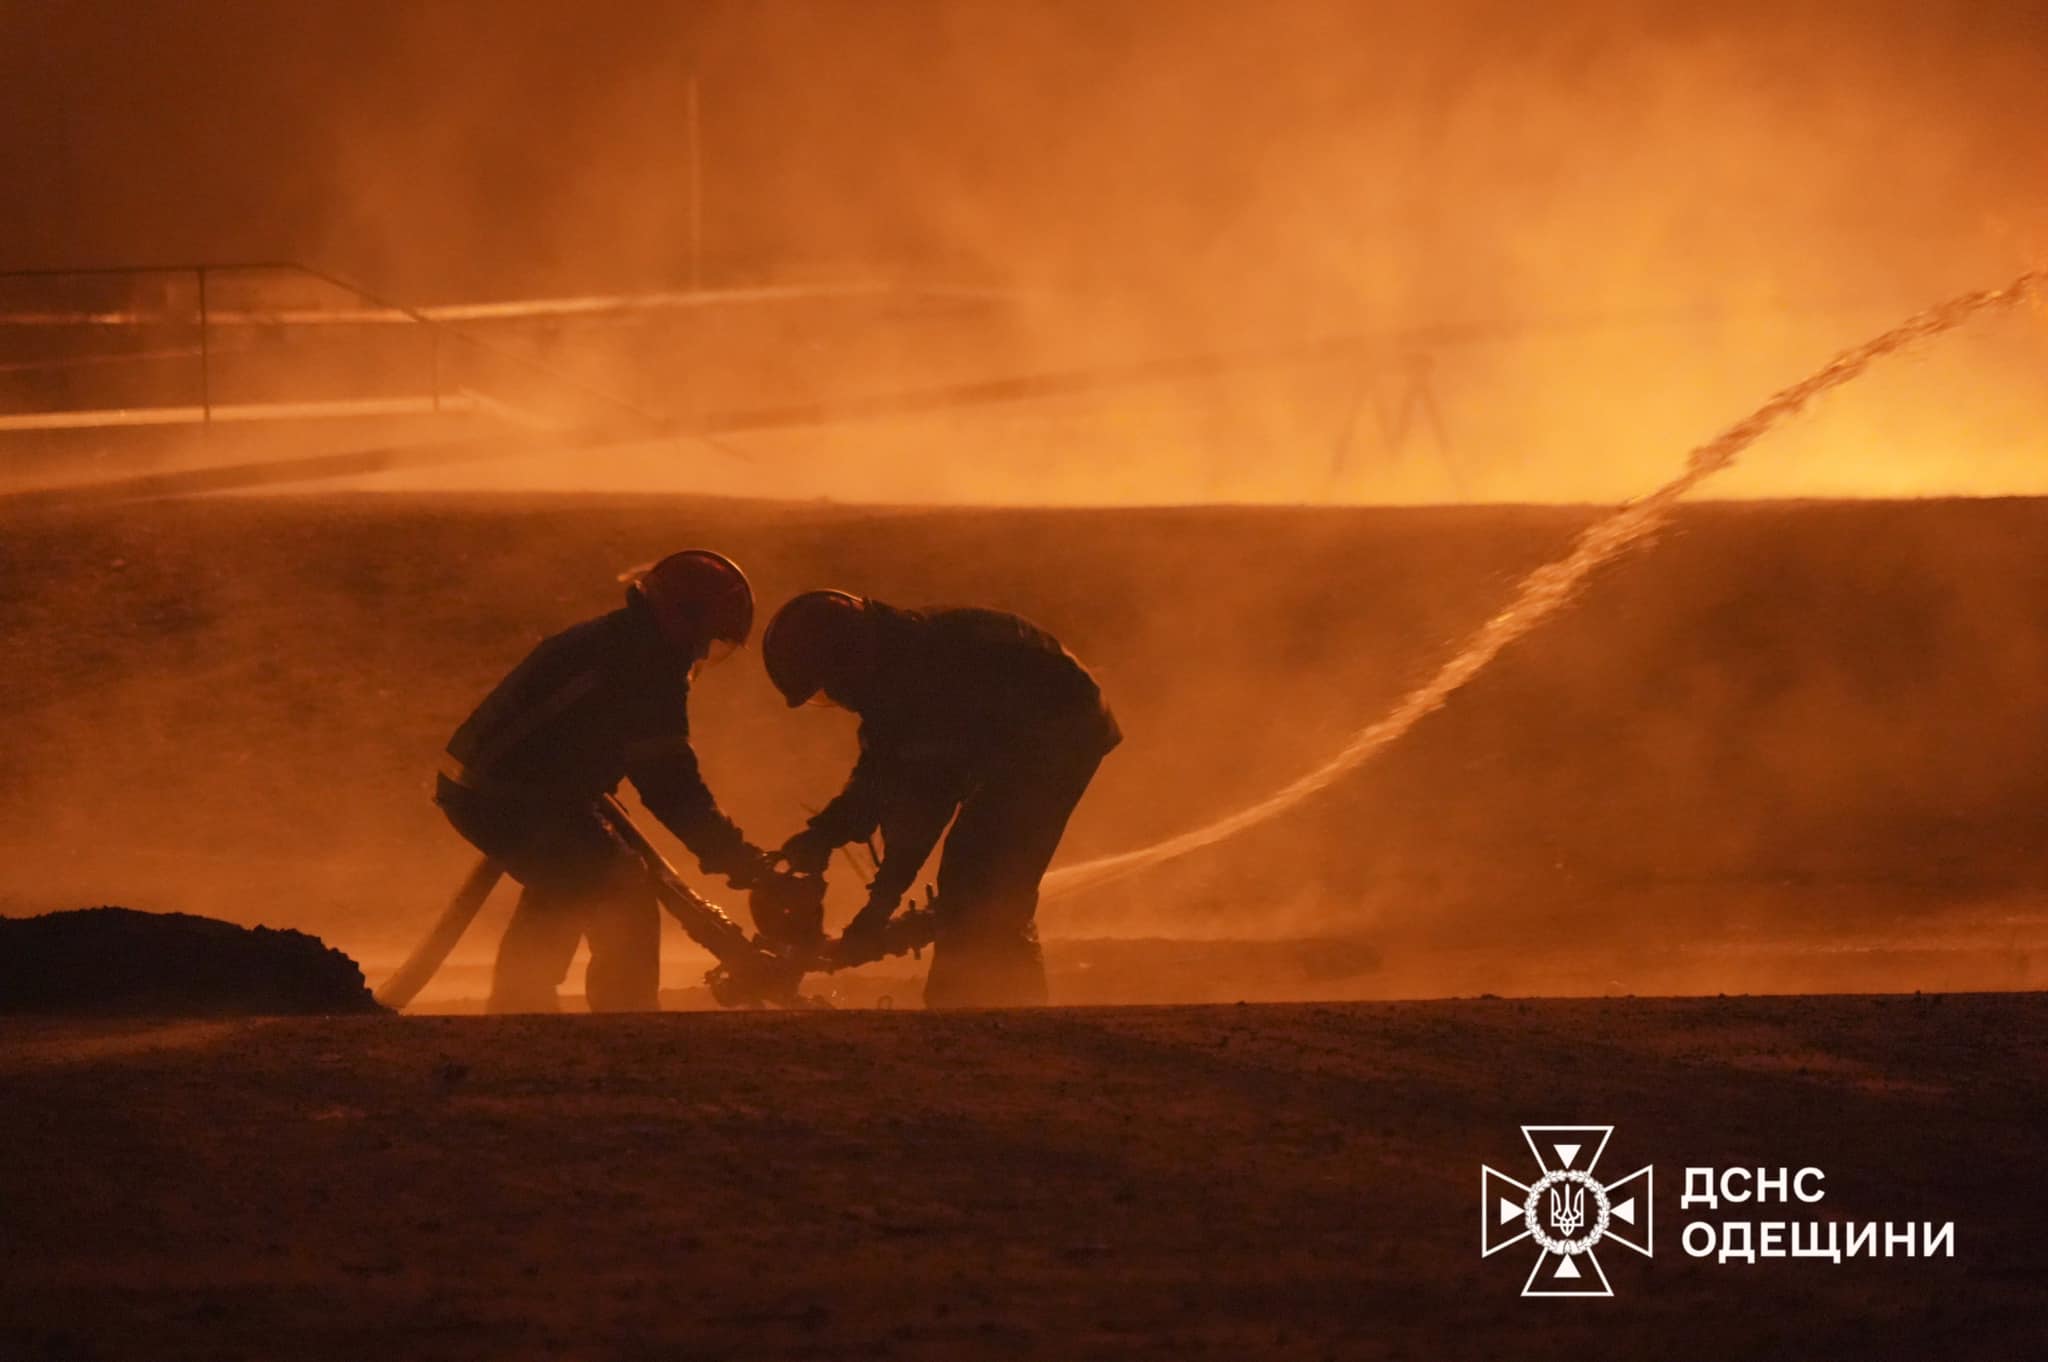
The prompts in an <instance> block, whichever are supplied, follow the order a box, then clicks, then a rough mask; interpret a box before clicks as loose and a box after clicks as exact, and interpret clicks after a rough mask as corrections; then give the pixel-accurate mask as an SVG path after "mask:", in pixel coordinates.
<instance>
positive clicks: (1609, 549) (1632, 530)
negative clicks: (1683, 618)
mask: <svg viewBox="0 0 2048 1362" xmlns="http://www.w3.org/2000/svg"><path fill="white" fill-rule="evenodd" d="M2044 284H2048V270H2029V271H2027V272H2026V273H2025V274H2022V275H2020V276H2019V277H2018V278H2017V279H2015V280H2013V281H2012V282H2011V283H2009V284H2007V285H2006V286H2005V287H2003V288H1997V289H1987V290H1984V291H1982V292H1977V293H1966V294H1963V295H1962V296H1961V297H1958V298H1951V299H1950V300H1949V301H1947V302H1945V303H1942V304H1940V305H1939V306H1937V307H1932V308H1929V309H1928V310H1927V311H1925V312H1921V313H1919V314H1917V315H1915V316H1913V317H1909V318H1907V319H1906V320H1905V321H1903V322H1901V323H1900V324H1899V325H1897V326H1895V327H1893V328H1892V329H1891V330H1889V331H1886V332H1884V333H1883V334H1882V335H1880V336H1877V337H1875V338H1873V339H1871V340H1868V341H1865V342H1864V343H1863V344H1861V345H1859V346H1856V347H1855V348H1853V349H1850V350H1845V351H1843V352H1842V353H1841V354H1839V355H1837V356H1835V357H1834V358H1833V359H1832V360H1829V361H1828V363H1827V364H1825V365H1823V366H1822V367H1821V368H1820V369H1819V370H1817V371H1815V372H1814V373H1812V374H1810V375H1808V376H1807V377H1806V378H1804V379H1802V380H1800V381H1799V382H1798V383H1795V384H1793V385H1792V386H1791V387H1789V388H1786V389H1784V390H1782V391H1781V392H1779V393H1777V394H1776V395H1775V396H1773V397H1772V398H1771V399H1770V401H1768V402H1766V403H1764V404H1763V405H1762V406H1761V407H1758V408H1757V409H1756V410H1755V411H1753V412H1751V413H1750V414H1749V415H1748V416H1746V417H1744V418H1743V419H1742V420H1740V421H1738V422H1736V423H1735V424H1734V425H1732V426H1730V427H1728V429H1726V430H1724V431H1722V432H1721V433H1720V434H1719V435H1717V436H1715V437H1714V438H1713V439H1712V440H1709V441H1708V442H1707V443H1706V444H1703V445H1700V446H1699V447H1698V448H1696V449H1694V450H1693V451H1692V453H1691V454H1690V455H1689V456H1687V458H1686V461H1685V467H1684V468H1683V469H1682V470H1681V471H1680V472H1679V474H1678V475H1677V476H1676V477H1674V478H1672V479H1671V480H1670V481H1669V482H1667V483H1665V484H1664V485H1663V486H1661V487H1659V488H1657V489H1656V490H1655V491H1653V492H1650V493H1648V494H1647V495H1645V496H1643V497H1640V498H1638V499H1637V500H1635V501H1631V502H1627V503H1625V504H1623V505H1622V506H1621V507H1619V508H1618V509H1616V510H1615V511H1613V512H1612V513H1610V514H1609V515H1607V516H1605V517H1603V518H1602V519H1600V520H1598V521H1596V522H1595V523H1594V524H1592V525H1590V526H1588V527H1587V528H1586V529H1585V530H1583V531H1581V532H1580V534H1579V537H1578V538H1577V539H1576V540H1574V541H1573V542H1572V547H1571V550H1570V551H1569V552H1568V553H1566V554H1565V555H1564V556H1563V557H1562V558H1559V559H1557V560H1555V561H1554V562H1549V563H1545V564H1544V565H1543V566H1542V567H1539V568H1537V569H1536V570H1535V571H1533V572H1531V573H1530V574H1529V575H1528V576H1526V577H1524V578H1523V579H1522V582H1521V585H1520V586H1519V587H1518V588H1517V589H1516V591H1515V594H1514V596H1513V597H1512V598H1511V599H1510V600H1509V601H1508V603H1507V605H1506V606H1504V607H1502V609H1501V610H1500V611H1499V613H1497V614H1495V615H1494V616H1493V617H1492V618H1491V619H1489V620H1487V621H1486V622H1485V623H1484V624H1482V625H1480V626H1479V628H1478V629H1476V630H1474V631H1473V633H1472V635H1471V637H1470V638H1468V639H1466V640H1465V643H1464V645H1463V646H1461V647H1460V648H1459V649H1458V651H1457V652H1455V653H1453V654H1452V655H1451V656H1450V658H1449V659H1448V660H1446V661H1445V662H1444V664H1443V665H1442V666H1440V667H1438V668H1437V670H1436V674H1435V675H1433V676H1431V677H1430V678H1429V679H1428V680H1427V681H1424V682H1423V683H1422V684H1421V685H1418V686H1416V687H1415V688H1414V689H1413V690H1411V691H1409V692H1408V693H1407V694H1406V695H1404V696H1402V697H1401V699H1400V700H1399V701H1397V702H1396V703H1395V705H1394V707H1393V708H1392V709H1391V710H1389V711H1387V713H1386V714H1385V715H1383V716H1381V717H1380V718H1379V719H1377V720H1375V721H1373V722H1372V723H1370V724H1368V725H1366V726H1365V727H1364V728H1361V729H1359V730H1358V731H1357V732H1356V733H1354V734H1353V735H1352V737H1351V740H1350V741H1349V742H1348V743H1346V744H1345V745H1344V747H1343V748H1342V749H1341V750H1340V751H1338V752H1337V753H1336V754H1335V755H1334V756H1332V757H1331V758H1330V759H1329V760H1328V761H1326V762H1324V763H1323V764H1322V765H1320V766H1318V767H1316V768H1314V769H1313V770H1311V771H1308V772H1306V773H1304V774H1303V775H1301V776H1298V777H1296V778H1295V779H1294V780H1292V781H1290V782H1288V783H1287V784H1286V785H1283V786H1281V787H1280V788H1279V789H1278V790H1275V791H1274V792H1273V793H1272V794H1270V795H1268V796H1266V797H1265V798H1264V799H1262V800H1260V801H1258V802H1257V803H1255V804H1249V805H1247V806H1245V807H1244V808H1242V809H1239V810H1237V811H1236V812H1235V813H1230V814H1226V815H1225V816H1223V817H1221V818H1218V819H1216V820H1215V821H1214V822H1212V823H1207V824H1204V825H1203V826H1201V827H1198V828H1193V829H1190V830H1189V831H1187V832H1183V833H1181V834H1180V835H1178V836H1175V837H1169V838H1167V839H1166V840H1164V841H1161V842H1155V843H1153V844H1152V845H1151V846H1148V847H1140V848H1138V849H1137V850H1135V851H1126V852H1121V853H1119V854H1117V855H1114V856H1102V857H1098V858H1097V859H1095V860H1092V861H1083V862H1082V863H1081V864H1079V865H1071V866H1067V867H1065V868H1064V869H1060V870H1055V871H1053V872H1052V873H1051V874H1049V875H1047V876H1046V877H1045V880H1044V883H1043V886H1042V891H1041V892H1042V893H1043V894H1044V895H1046V896H1048V897H1050V896H1056V895H1060V894H1069V893H1072V892H1074V891H1075V890H1077V889H1087V888H1092V887H1093V886H1095V885H1099V884H1106V883H1108V882H1109V881H1111V880H1116V879H1121V878H1123V877H1124V876H1126V875H1132V874H1136V873H1137V872H1139V871H1141V870H1149V869H1150V868H1152V867H1153V866H1155V865H1160V864H1163V863H1164V862H1167V861H1171V860H1174V859H1176V858H1178V857H1181V856H1185V855H1187V854H1189V853H1190V852H1194V851H1200V850H1202V849H1203V848H1204V847H1210V846H1214V845H1216V844H1217V843H1218V842H1221V841H1224V840H1226V839H1227V838H1231V837H1235V836H1237V834H1239V833H1241V832H1245V831H1248V830H1250V829H1251V828H1255V827H1257V826H1258V825H1259V824H1261V823H1264V822H1266V821H1268V820H1269V819H1272V818H1276V817H1278V816H1279V815H1281V814H1283V813H1285V812H1287V811H1288V810H1289V809H1292V808H1294V807H1295V806H1296V805H1298V804H1300V803H1302V802H1304V801H1306V800H1308V799H1309V798H1311V797H1312V796H1314V795H1316V794H1318V793H1320V792H1321V791H1323V790H1324V789H1326V788H1328V787H1329V786H1330V785H1331V784H1333V783H1334V782H1336V781H1337V780H1339V779H1341V778H1342V777H1344V776H1347V775H1349V774H1350V773H1351V772H1353V771H1355V770H1357V769H1358V768H1359V767H1361V766H1363V765H1364V764H1365V763H1366V762H1368V761H1370V760H1371V759H1372V758H1373V757H1375V756H1377V755H1378V754H1379V753H1380V752H1381V751H1383V750H1384V749H1385V748H1387V747H1389V746H1391V745H1393V744H1394V743H1395V742H1396V741H1398V740H1399V739H1400V738H1402V737H1403V736H1405V735H1406V734H1407V732H1408V731H1409V730H1410V729H1412V728H1414V727H1415V725H1416V724H1418V723H1420V722H1421V721H1422V720H1423V719H1424V718H1426V717H1427V716H1428V715H1430V714H1431V713H1433V712H1435V711H1436V710H1438V709H1440V708H1442V707H1443V705H1444V704H1445V702H1446V701H1448V700H1449V699H1450V698H1451V696H1453V695H1455V694H1456V693H1457V692H1458V690H1459V689H1460V688H1462V687H1463V686H1464V685H1465V683H1467V682H1468V681H1470V680H1472V678H1474V677H1475V676H1478V675H1479V674H1480V673H1481V672H1482V671H1484V670H1486V668H1487V667H1488V666H1489V665H1491V664H1492V662H1493V660H1494V659H1495V658H1497V657H1499V656H1500V654H1501V652H1502V651H1503V650H1504V649H1506V648H1507V646H1508V645H1509V644H1510V643H1513V642H1514V641H1515V640H1517V639H1519V638H1521V637H1523V636H1524V635H1526V634H1528V633H1530V632H1531V631H1533V630H1534V629H1535V628H1536V627H1537V626H1538V625H1540V624H1542V623H1543V622H1544V621H1545V620H1548V619H1549V618H1551V617H1552V616H1553V615H1555V614H1557V613H1558V612H1559V611H1560V610H1562V609H1563V608H1564V607H1565V606H1566V605H1568V604H1570V603H1571V601H1572V599H1573V598H1574V597H1575V596H1576V595H1577V594H1578V591H1579V589H1580V588H1581V587H1582V586H1583V585H1584V584H1585V583H1586V581H1587V580H1588V579H1589V578H1590V577H1591V576H1592V575H1593V573H1594V572H1595V571H1596V570H1598V569H1599V568H1601V567H1602V566H1604V565H1605V564H1607V563H1608V562H1610V561H1611V560H1613V559H1614V558H1616V557H1618V556H1619V555H1620V554H1622V553H1623V552H1625V551H1627V550H1629V549H1631V548H1635V547H1638V546H1641V545H1644V544H1647V543H1648V542H1649V541H1650V540H1651V539H1653V538H1654V537H1655V536H1656V534H1657V532H1658V531H1659V530H1660V529H1662V528H1663V526H1664V524H1665V522H1666V521H1668V520H1669V519H1670V516H1671V510H1672V507H1673V506H1674V505H1675V504H1676V503H1677V501H1678V499H1679V498H1680V497H1683V496H1684V495H1685V494H1686V493H1688V492H1690V491H1692V489H1693V488H1695V487H1697V486H1699V485H1700V484H1701V483H1703V482H1705V481H1706V480H1707V479H1708V478H1711V477H1712V476H1714V475H1715V474H1716V473H1719V472H1720V471H1721V470H1723V469H1724V468H1727V467H1728V466H1729V465H1731V464H1733V463H1734V462H1735V460H1736V457H1737V456H1738V455H1740V454H1741V453H1742V451H1743V450H1745V449H1747V448H1749V447H1750V446H1751V445H1753V444H1755V443H1756V442H1757V441H1758V440H1760V439H1762V438H1763V437H1764V436H1765V435H1766V434H1768V433H1769V432H1770V431H1771V430H1773V429H1775V428H1776V427H1777V426H1778V425H1780V424H1781V423H1783V422H1784V421H1785V420H1786V419H1788V418H1789V417H1792V416H1794V415H1797V414H1798V413H1799V412H1800V411H1801V410H1802V409H1804V408H1805V406H1806V405H1807V403H1809V402H1811V401H1812V400H1813V399H1814V398H1816V397H1819V396H1820V395H1821V394H1822V393H1825V392H1827V391H1829V390H1830V389H1833V388H1839V387H1841V386H1842V385H1843V384H1845V383H1848V382H1850V381H1851V380H1852V379H1855V378H1857V377H1858V376H1859V375H1861V374H1862V373H1863V371H1864V370H1865V369H1868V368H1869V367H1870V365H1871V364H1872V363H1874V362H1875V361H1877V360H1879V359H1882V358H1884V357H1885V356H1886V355H1889V354H1892V353H1893V352H1895V351H1898V350H1902V349H1904V348H1905V347H1907V346H1909V345H1911V344H1913V343H1914V342H1916V341H1923V340H1927V339H1929V338H1930V337H1934V336H1938V335H1941V334H1942V333H1943V332H1945V331H1952V330H1954V329H1955V328H1956V327H1958V326H1961V325H1962V324H1963V323H1964V322H1966V321H1968V320H1969V319H1970V318H1971V317H1974V316H1976V315H1977V314H1978V313H1979V312H1984V311H1988V310H1990V309H1992V308H2001V307H2010V306H2012V305H2014V304H2016V303H2019V302H2021V301H2023V300H2024V299H2026V298H2028V297H2030V296H2032V295H2033V294H2034V293H2035V292H2036V291H2037V290H2039V289H2041V288H2042V286H2043V285H2044Z"/></svg>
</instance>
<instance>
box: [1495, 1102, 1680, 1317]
mask: <svg viewBox="0 0 2048 1362" xmlns="http://www.w3.org/2000/svg"><path fill="white" fill-rule="evenodd" d="M1613 1133H1614V1127H1613V1126H1523V1127H1522V1138H1523V1139H1525V1140H1527V1141H1528V1142H1529V1150H1530V1152H1531V1153H1533V1154H1534V1155H1535V1156H1536V1167H1537V1170H1538V1171H1539V1173H1540V1174H1541V1176H1539V1177H1538V1178H1537V1179H1536V1181H1534V1182H1533V1183H1520V1182H1517V1181H1515V1180H1514V1179H1513V1178H1511V1177H1509V1176H1508V1175H1507V1174H1505V1173H1499V1172H1495V1171H1494V1170H1493V1169H1491V1168H1488V1167H1486V1166H1485V1165H1483V1164H1482V1165H1481V1166H1480V1169H1479V1256H1480V1257H1482V1258H1489V1257H1492V1256H1493V1255H1494V1254H1496V1253H1498V1252H1500V1251H1501V1250H1502V1249H1504V1248H1506V1247H1507V1246H1508V1245H1510V1244H1519V1243H1520V1242H1522V1240H1524V1239H1534V1240H1535V1241H1536V1244H1537V1247H1538V1248H1539V1249H1540V1250H1541V1252H1539V1253H1538V1254H1537V1256H1536V1266H1535V1267H1534V1268H1532V1269H1531V1270H1530V1272H1529V1280H1528V1281H1527V1282H1525V1283H1523V1285H1522V1294H1523V1295H1525V1296H1611V1295H1613V1294H1614V1290H1613V1288H1612V1287H1610V1286H1608V1284H1607V1274H1606V1272H1604V1271H1603V1270H1602V1269H1601V1267H1600V1260H1599V1259H1598V1258H1597V1257H1595V1256H1594V1254H1593V1248H1594V1246H1595V1245H1597V1244H1601V1243H1605V1242H1607V1241H1609V1240H1612V1241H1613V1242H1614V1243H1617V1244H1620V1245H1621V1246H1622V1247H1623V1248H1626V1249H1632V1250H1634V1251H1635V1252H1637V1253H1640V1254H1642V1255H1643V1256H1644V1257H1645V1258H1647V1257H1649V1256H1650V1230H1651V1220H1652V1217H1653V1214H1654V1212H1653V1210H1652V1207H1651V1204H1650V1196H1651V1184H1652V1182H1653V1180H1654V1179H1653V1174H1652V1170H1651V1168H1650V1166H1649V1165H1648V1164H1645V1165H1644V1166H1643V1167H1641V1168H1638V1169H1636V1171H1635V1172H1633V1173H1630V1174H1629V1175H1628V1176H1627V1177H1625V1178H1622V1179H1621V1180H1620V1181H1618V1182H1611V1183H1603V1182H1601V1181H1599V1180H1598V1179H1597V1178H1595V1177H1594V1176H1593V1166H1594V1165H1595V1164H1597V1163H1599V1162H1600V1154H1601V1151H1602V1150H1604V1149H1606V1148H1607V1137H1608V1136H1610V1135H1612V1134H1613ZM1589 1148H1590V1150H1591V1152H1590V1153H1588V1152H1587V1151H1588V1149H1589ZM1581 1155H1584V1156H1585V1157H1583V1158H1581V1157H1580V1156H1581ZM1631 1236H1639V1237H1631Z"/></svg>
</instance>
